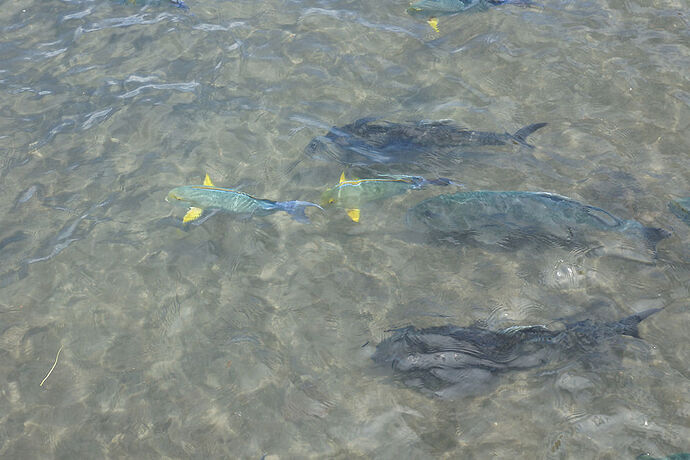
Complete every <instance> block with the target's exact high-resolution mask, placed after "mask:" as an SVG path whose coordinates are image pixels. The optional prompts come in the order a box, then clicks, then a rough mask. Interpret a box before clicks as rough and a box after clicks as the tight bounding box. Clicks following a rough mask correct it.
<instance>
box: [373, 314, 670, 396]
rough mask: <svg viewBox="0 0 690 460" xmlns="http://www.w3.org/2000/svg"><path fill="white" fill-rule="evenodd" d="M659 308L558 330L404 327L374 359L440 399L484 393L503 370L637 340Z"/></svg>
mask: <svg viewBox="0 0 690 460" xmlns="http://www.w3.org/2000/svg"><path fill="white" fill-rule="evenodd" d="M659 310H660V309H658V308H657V309H652V310H646V311H643V312H641V313H638V314H635V315H632V316H629V317H627V318H625V319H622V320H620V321H616V322H611V323H597V322H593V321H591V320H584V321H579V322H575V323H570V324H565V327H564V328H563V329H562V330H556V331H553V330H549V329H548V328H547V327H546V326H543V325H536V326H514V327H509V328H507V329H502V330H498V331H493V330H490V329H485V328H481V327H476V326H471V327H459V326H453V325H446V326H439V327H430V328H426V329H417V328H415V327H412V326H410V327H405V328H402V329H396V330H394V331H393V335H392V336H391V337H389V338H387V339H385V340H383V341H382V342H381V343H379V344H378V345H377V346H376V351H375V352H374V354H373V356H372V359H373V360H374V361H375V362H377V363H379V364H383V365H388V366H391V367H392V368H393V370H394V371H395V372H396V373H397V375H399V376H400V377H402V378H403V379H404V381H405V383H406V384H407V385H409V386H413V387H416V388H419V389H421V390H422V391H424V392H429V393H431V394H433V395H436V396H440V397H442V398H453V397H460V396H469V395H473V394H477V393H480V392H482V391H485V390H486V389H487V388H488V387H490V386H491V384H492V383H495V381H496V380H497V378H498V376H499V375H500V374H501V373H503V372H508V371H518V370H523V369H530V368H534V367H538V366H542V365H544V364H546V363H548V362H549V361H554V360H556V359H559V360H560V359H565V358H572V357H575V356H576V355H577V354H578V353H579V354H582V353H583V352H590V351H596V348H597V347H598V346H600V345H602V344H603V343H604V342H606V341H611V340H613V339H614V338H615V337H616V336H619V335H627V336H631V337H637V338H639V333H638V327H637V326H638V324H639V323H640V322H641V321H642V320H644V319H645V318H647V317H649V316H650V315H652V314H654V313H656V312H658V311H659Z"/></svg>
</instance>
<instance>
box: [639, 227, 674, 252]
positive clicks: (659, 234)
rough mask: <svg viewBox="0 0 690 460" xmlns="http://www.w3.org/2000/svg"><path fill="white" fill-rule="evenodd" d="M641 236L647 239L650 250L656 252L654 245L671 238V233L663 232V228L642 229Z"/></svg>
mask: <svg viewBox="0 0 690 460" xmlns="http://www.w3.org/2000/svg"><path fill="white" fill-rule="evenodd" d="M642 234H643V235H644V237H645V238H646V239H647V244H648V246H649V247H650V249H653V250H656V244H657V243H658V242H659V241H661V240H663V239H666V238H668V237H670V236H671V232H669V231H668V230H664V229H663V228H656V227H644V228H643V229H642Z"/></svg>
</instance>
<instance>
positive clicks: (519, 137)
mask: <svg viewBox="0 0 690 460" xmlns="http://www.w3.org/2000/svg"><path fill="white" fill-rule="evenodd" d="M547 124H548V123H534V124H531V125H527V126H525V127H524V128H520V129H518V130H517V131H515V134H513V139H515V140H516V141H517V142H518V143H519V144H522V145H524V146H527V147H534V146H533V145H531V144H529V143H528V142H527V136H529V135H530V134H532V133H533V132H535V131H536V130H538V129H541V128H543V127H544V126H546V125H547Z"/></svg>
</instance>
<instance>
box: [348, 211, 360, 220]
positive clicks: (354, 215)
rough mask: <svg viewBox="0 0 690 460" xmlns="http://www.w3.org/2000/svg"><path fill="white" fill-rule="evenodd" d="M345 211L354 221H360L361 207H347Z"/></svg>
mask: <svg viewBox="0 0 690 460" xmlns="http://www.w3.org/2000/svg"><path fill="white" fill-rule="evenodd" d="M345 212H346V213H347V215H348V216H349V217H350V219H352V221H353V222H359V209H346V210H345Z"/></svg>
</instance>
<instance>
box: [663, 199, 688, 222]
mask: <svg viewBox="0 0 690 460" xmlns="http://www.w3.org/2000/svg"><path fill="white" fill-rule="evenodd" d="M668 208H669V209H670V210H671V212H672V213H673V214H675V216H676V217H678V218H679V219H680V220H682V221H683V222H685V223H686V224H688V225H690V197H688V198H678V199H677V200H672V201H669V203H668Z"/></svg>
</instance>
